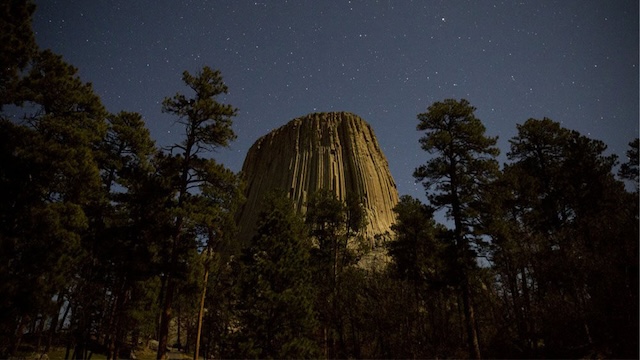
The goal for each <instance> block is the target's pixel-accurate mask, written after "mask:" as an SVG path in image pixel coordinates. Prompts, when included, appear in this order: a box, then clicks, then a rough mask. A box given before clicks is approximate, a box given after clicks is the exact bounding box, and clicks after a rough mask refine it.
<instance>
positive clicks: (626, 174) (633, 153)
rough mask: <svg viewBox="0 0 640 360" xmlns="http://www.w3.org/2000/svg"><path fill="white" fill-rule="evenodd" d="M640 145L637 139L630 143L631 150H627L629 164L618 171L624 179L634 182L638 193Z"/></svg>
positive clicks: (639, 185)
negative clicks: (639, 152) (639, 151)
mask: <svg viewBox="0 0 640 360" xmlns="http://www.w3.org/2000/svg"><path fill="white" fill-rule="evenodd" d="M639 145H640V140H639V139H638V138H635V140H633V141H632V142H630V143H629V148H630V149H629V150H627V154H626V155H627V162H625V163H624V164H622V165H621V166H620V170H618V176H620V177H621V178H622V179H625V180H630V181H633V183H634V185H635V186H636V192H637V191H638V190H640V178H639V176H638V175H639V174H640V171H639V170H638V162H639V161H640V160H639V159H638V156H639V155H638V146H639Z"/></svg>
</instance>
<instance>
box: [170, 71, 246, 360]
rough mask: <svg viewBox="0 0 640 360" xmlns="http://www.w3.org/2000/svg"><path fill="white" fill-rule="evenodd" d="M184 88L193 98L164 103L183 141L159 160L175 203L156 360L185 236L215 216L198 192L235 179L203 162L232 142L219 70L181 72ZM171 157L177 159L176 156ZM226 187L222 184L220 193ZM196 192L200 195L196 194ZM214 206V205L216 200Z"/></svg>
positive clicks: (191, 242) (187, 243)
mask: <svg viewBox="0 0 640 360" xmlns="http://www.w3.org/2000/svg"><path fill="white" fill-rule="evenodd" d="M182 80H183V81H184V83H185V84H186V85H187V86H188V87H189V88H190V89H191V90H192V91H193V93H194V94H193V97H191V98H188V97H187V96H186V95H184V94H181V93H178V94H176V95H174V96H173V97H171V98H165V99H164V101H163V103H162V104H163V105H162V106H163V111H164V112H166V113H169V114H173V115H176V116H177V117H178V119H179V120H178V123H179V124H181V125H183V126H184V129H185V138H184V140H183V141H182V142H181V143H179V144H175V145H173V146H172V147H171V148H170V154H166V155H164V156H162V157H161V159H162V160H161V161H162V163H163V165H162V166H161V167H162V170H161V171H162V174H163V176H164V177H165V178H167V179H171V181H172V184H171V185H172V188H173V190H174V194H175V195H174V198H173V199H172V201H171V205H170V206H171V208H172V211H173V212H174V213H173V220H172V224H171V228H172V230H171V239H170V242H171V244H170V246H169V249H168V259H167V260H168V264H167V268H166V269H165V270H166V273H165V277H164V282H165V285H166V286H165V291H164V299H163V305H162V307H163V311H162V316H161V324H160V336H159V347H158V359H164V358H165V357H166V348H167V345H168V331H169V322H170V320H171V317H172V307H173V298H174V295H175V293H176V290H177V286H178V279H177V276H178V275H179V272H178V269H179V265H180V264H184V263H185V259H184V256H185V255H186V254H187V253H188V250H189V249H190V248H193V247H195V246H197V244H196V243H195V240H197V238H198V237H197V236H193V237H187V236H185V234H187V233H189V232H190V231H192V230H194V228H195V226H197V225H199V220H201V219H202V218H203V217H205V218H206V217H207V214H209V213H211V212H215V211H216V208H215V207H211V206H210V205H211V204H212V202H211V201H209V200H205V198H206V195H205V194H204V193H202V192H206V191H209V192H211V189H212V188H219V187H221V186H223V185H222V184H221V180H225V179H232V185H231V187H233V184H237V180H235V176H230V175H229V174H227V172H228V170H226V169H225V168H224V167H223V166H221V165H219V164H217V163H216V162H215V160H213V159H207V158H204V157H203V155H204V154H205V153H210V152H212V151H214V150H216V149H217V148H219V147H225V146H227V145H228V144H229V142H230V141H231V140H233V139H234V138H235V134H234V133H233V130H232V129H231V124H232V120H231V119H232V117H233V116H235V115H236V110H235V109H234V108H233V107H231V106H230V105H225V104H221V103H219V102H218V101H217V100H216V97H217V96H219V95H221V94H225V93H226V92H227V87H226V85H225V84H224V82H223V81H222V77H221V75H220V72H219V71H214V70H212V69H211V68H209V67H204V68H203V69H202V70H201V71H200V72H199V73H198V74H197V75H196V76H193V75H191V74H189V72H187V71H185V72H184V73H183V76H182ZM174 152H175V154H174ZM227 185H228V184H226V183H225V184H224V188H226V187H227ZM207 189H208V190H207ZM198 191H200V193H198ZM214 202H215V201H214Z"/></svg>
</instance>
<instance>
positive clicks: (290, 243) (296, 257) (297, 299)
mask: <svg viewBox="0 0 640 360" xmlns="http://www.w3.org/2000/svg"><path fill="white" fill-rule="evenodd" d="M309 250H310V243H309V241H308V239H307V237H306V235H305V229H304V226H303V222H302V220H301V219H300V218H299V216H298V215H296V214H295V213H294V210H293V204H292V203H291V201H290V200H289V199H287V198H286V197H284V196H273V195H271V196H270V197H269V198H268V199H267V200H266V203H265V205H264V210H263V211H262V212H261V213H260V215H259V220H258V233H257V235H256V236H255V237H254V238H253V240H252V244H251V246H250V247H249V248H248V249H247V250H245V252H244V254H243V256H242V258H241V263H240V264H241V268H240V275H239V288H238V289H239V299H240V301H239V305H238V306H239V309H238V310H239V314H238V316H239V321H240V324H239V326H240V333H239V341H238V347H239V349H238V350H239V353H238V354H237V355H238V356H240V357H243V358H262V359H264V358H310V357H316V356H317V354H318V353H317V348H316V345H315V343H314V341H313V332H314V330H315V326H316V319H315V317H314V311H313V299H314V292H313V288H312V286H311V268H310V266H309V265H310V264H309Z"/></svg>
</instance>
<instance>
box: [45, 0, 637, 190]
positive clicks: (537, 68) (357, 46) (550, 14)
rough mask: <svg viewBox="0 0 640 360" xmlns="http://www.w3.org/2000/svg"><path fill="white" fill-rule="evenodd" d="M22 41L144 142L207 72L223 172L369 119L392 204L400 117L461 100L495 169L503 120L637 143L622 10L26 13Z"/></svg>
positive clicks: (172, 130) (201, 7)
mask: <svg viewBox="0 0 640 360" xmlns="http://www.w3.org/2000/svg"><path fill="white" fill-rule="evenodd" d="M36 4H37V9H36V13H35V17H34V30H35V32H36V39H37V42H38V44H39V45H40V47H41V48H51V49H52V50H53V51H54V52H56V53H58V54H61V55H63V57H64V59H65V60H66V61H67V62H69V63H71V64H72V65H74V66H76V67H77V68H79V74H80V77H81V78H82V80H83V81H86V82H91V83H93V86H94V89H95V91H96V92H97V94H98V95H99V96H100V97H101V99H102V101H103V103H104V104H105V105H106V107H107V109H108V110H109V111H110V112H113V113H116V112H119V111H121V110H126V111H134V112H139V113H140V114H142V116H143V117H144V119H145V121H146V123H147V126H148V127H149V128H150V130H151V134H152V136H153V138H154V139H155V140H156V141H157V143H158V144H159V145H169V144H172V143H175V142H179V141H181V139H182V136H181V134H182V129H181V128H180V127H179V126H178V125H175V124H174V120H175V118H173V117H171V116H168V115H165V114H162V113H161V105H160V104H161V101H162V99H163V98H164V97H166V96H171V95H173V94H175V93H176V92H178V91H180V92H187V90H188V89H187V88H186V87H185V86H184V85H183V83H182V81H181V76H182V72H183V71H184V70H188V71H190V72H192V73H194V72H196V71H198V70H199V69H201V68H202V67H203V66H205V65H208V66H210V67H212V68H213V69H219V70H220V71H221V72H222V75H223V78H224V81H225V83H226V84H227V85H228V87H229V90H230V92H229V94H228V95H227V96H225V97H224V98H221V99H220V100H222V101H223V102H227V103H230V104H232V105H233V106H235V107H237V108H238V109H239V112H238V116H237V117H236V118H235V120H234V130H235V132H236V134H237V136H238V139H237V140H236V141H235V142H233V143H232V145H231V147H230V149H229V150H222V151H220V152H219V153H218V154H216V155H215V157H216V159H217V160H219V161H220V162H222V163H224V164H225V165H227V166H228V167H230V168H231V169H232V170H234V171H239V170H240V169H241V167H242V162H243V160H244V157H245V155H246V152H247V150H248V149H249V147H250V146H251V145H252V144H253V142H254V141H255V140H256V139H257V138H258V137H260V136H262V135H264V134H266V133H267V132H268V131H270V130H272V129H275V128H277V127H279V126H281V125H284V124H286V123H287V122H288V121H289V120H291V119H293V118H295V117H299V116H303V115H306V114H308V113H313V112H323V111H324V112H326V111H349V112H353V113H355V114H357V115H360V116H361V117H362V118H363V119H365V120H366V121H367V122H369V123H370V124H371V125H372V127H373V129H374V131H375V133H376V135H377V137H378V141H379V142H380V145H381V146H382V149H383V151H384V153H385V155H386V157H387V159H388V160H389V165H390V168H391V173H392V174H393V176H394V178H395V180H396V183H397V185H398V191H399V193H400V194H401V195H403V194H410V195H413V196H417V197H420V198H424V195H423V193H424V191H423V189H422V186H421V185H419V184H418V185H416V184H415V183H414V179H413V177H412V173H413V170H414V168H415V167H417V166H418V165H420V164H422V163H424V162H425V161H426V160H427V159H428V156H429V155H428V154H427V153H425V152H424V151H422V150H421V149H420V147H419V144H418V138H419V137H420V135H421V134H420V133H418V132H417V131H416V130H415V128H416V125H417V120H416V115H417V114H418V113H421V112H425V111H426V109H427V107H428V106H429V105H431V104H432V103H433V102H435V101H440V100H444V99H446V98H456V99H460V98H465V99H467V100H469V101H470V102H471V104H472V105H473V106H475V107H476V108H477V111H476V116H477V117H478V118H480V119H481V120H482V121H483V123H484V124H485V126H486V127H487V134H488V135H492V136H495V135H497V136H499V143H498V144H499V146H500V147H501V149H502V155H501V158H500V160H501V162H502V161H504V160H505V157H504V154H505V153H506V152H507V151H508V139H510V138H511V137H512V136H514V135H515V133H516V124H519V123H523V122H524V121H526V120H527V119H528V118H538V119H541V118H542V117H549V118H551V119H553V120H555V121H559V122H561V123H562V124H563V126H565V127H567V128H570V129H575V130H578V131H580V132H581V133H582V134H583V135H587V136H590V137H593V138H596V139H600V140H603V141H604V142H605V143H606V144H608V145H609V152H613V153H616V154H618V155H619V156H621V160H623V161H626V159H625V158H624V153H625V151H626V150H627V148H628V146H627V144H628V142H629V141H631V140H632V139H633V138H634V137H636V136H638V119H639V117H638V114H639V109H638V102H639V100H638V97H639V93H638V42H639V39H638V1H637V0H628V1H627V0H611V1H605V0H599V1H593V0H589V1H582V0H581V1H578V0H558V1H503V2H498V1H484V0H481V1H475V0H474V1H457V0H455V1H454V0H451V1H394V0H383V1H333V0H331V1H328V0H317V1H258V2H254V1H238V0H236V1H205V0H193V1H189V0H182V1H170V0H158V1H114V0H91V1H87V0H58V1H52V0H41V1H36Z"/></svg>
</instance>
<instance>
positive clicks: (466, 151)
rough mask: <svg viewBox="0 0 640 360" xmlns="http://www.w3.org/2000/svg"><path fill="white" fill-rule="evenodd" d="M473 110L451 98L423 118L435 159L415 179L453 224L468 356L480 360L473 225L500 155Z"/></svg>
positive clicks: (424, 141)
mask: <svg viewBox="0 0 640 360" xmlns="http://www.w3.org/2000/svg"><path fill="white" fill-rule="evenodd" d="M474 111H475V108H474V107H473V106H471V105H470V104H469V102H468V101H467V100H464V99H462V100H460V101H456V100H453V99H447V100H444V101H443V102H436V103H434V104H432V105H431V106H429V108H428V109H427V112H426V113H422V114H418V120H419V121H420V122H419V124H418V127H417V128H418V130H419V131H425V135H424V136H423V137H422V138H420V144H421V145H422V149H423V150H425V151H427V152H428V153H430V154H433V157H432V158H431V159H430V160H428V161H427V163H426V164H425V165H422V166H420V167H418V168H417V169H416V170H415V172H414V177H415V178H416V179H417V180H418V181H422V184H423V185H424V187H425V190H427V197H428V199H429V202H430V203H431V205H432V206H433V207H434V208H437V209H440V208H446V209H447V216H448V217H449V219H451V220H453V238H454V241H455V244H456V247H457V259H458V267H459V272H460V273H459V284H460V290H461V295H462V300H463V304H464V313H465V321H466V329H467V341H468V347H469V356H472V357H474V358H477V359H479V358H480V355H481V354H480V345H479V343H478V334H477V329H476V322H475V315H474V307H473V299H472V293H473V292H472V289H471V286H472V278H473V274H472V272H473V269H474V268H476V267H477V262H476V252H475V251H474V250H476V249H474V247H472V245H473V244H474V243H475V242H476V240H478V239H477V237H476V236H475V235H474V226H475V225H476V224H477V220H478V211H479V203H478V200H479V199H480V197H479V194H480V193H481V192H482V191H483V187H484V186H485V185H486V184H487V183H488V182H489V181H491V180H492V179H493V178H494V177H495V176H496V175H497V173H498V163H497V162H496V161H495V159H494V158H495V157H496V156H497V155H498V153H499V150H498V149H497V148H496V147H495V144H496V138H492V137H487V136H485V127H484V125H482V122H481V121H480V119H478V118H476V117H475V115H474Z"/></svg>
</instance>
